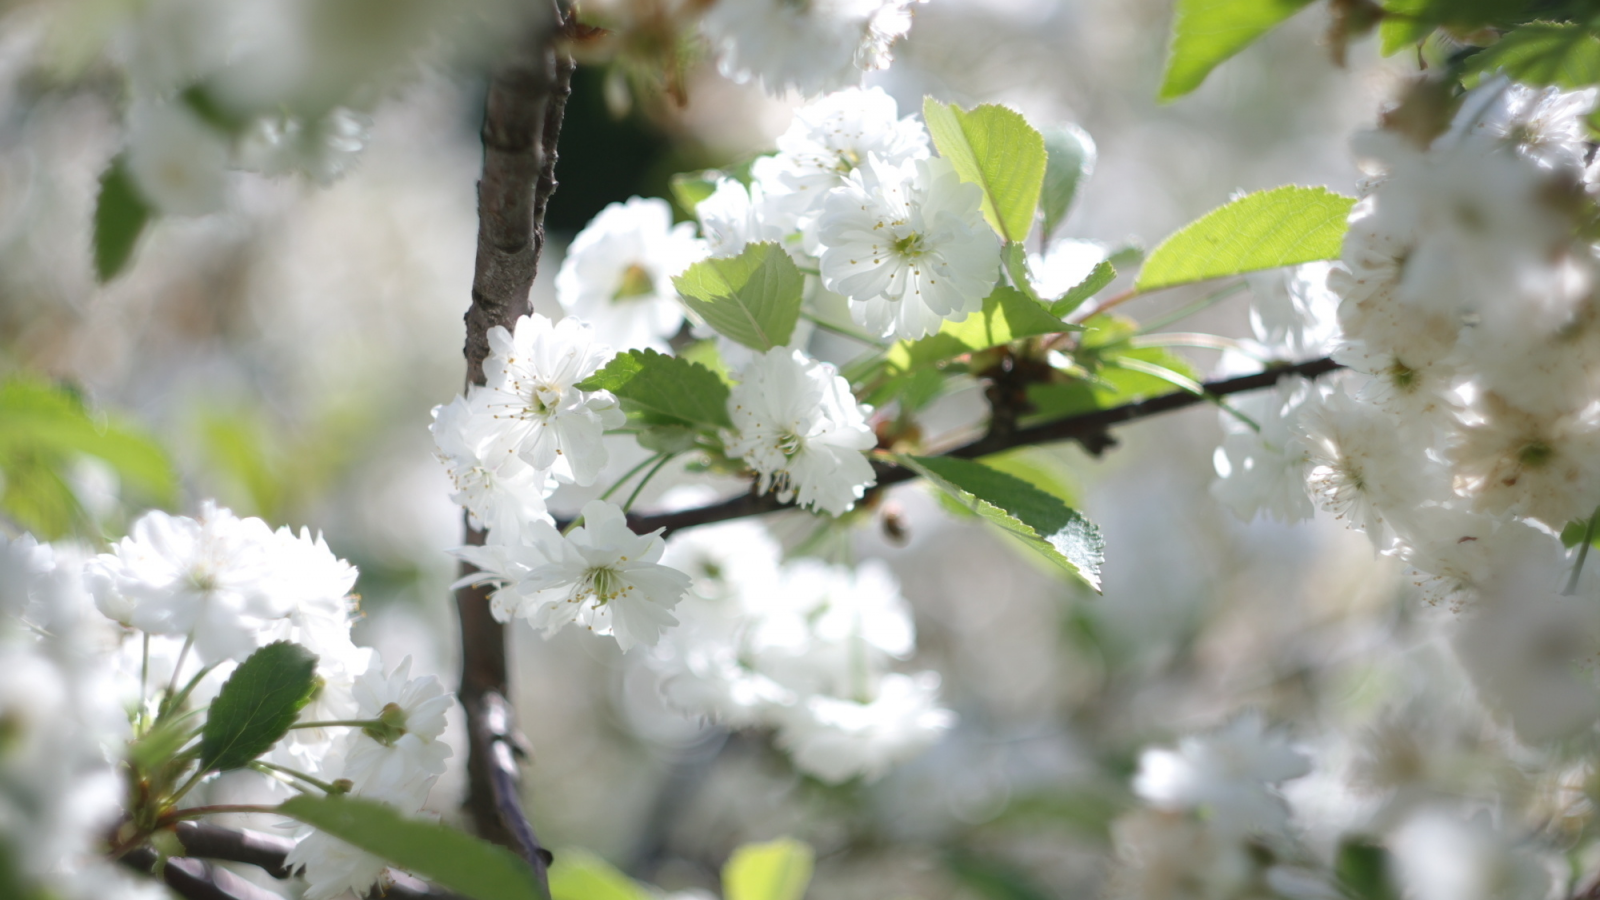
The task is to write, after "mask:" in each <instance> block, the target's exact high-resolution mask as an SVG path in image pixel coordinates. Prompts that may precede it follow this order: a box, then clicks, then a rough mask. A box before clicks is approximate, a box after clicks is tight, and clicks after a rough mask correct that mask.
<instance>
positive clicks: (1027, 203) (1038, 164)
mask: <svg viewBox="0 0 1600 900" xmlns="http://www.w3.org/2000/svg"><path fill="white" fill-rule="evenodd" d="M922 118H923V119H924V120H925V121H926V122H927V123H928V132H929V133H930V134H932V135H933V142H934V144H935V145H936V146H938V148H939V155H940V156H942V157H944V158H945V159H948V160H949V161H950V163H951V165H953V166H955V169H956V173H957V174H959V175H960V176H961V180H962V181H970V182H972V183H973V184H976V185H977V186H978V187H980V188H982V189H983V217H984V218H985V219H988V220H989V224H990V225H991V226H993V227H994V230H995V232H996V233H997V234H999V235H1000V238H1001V239H1002V240H1006V241H1021V240H1023V239H1024V238H1026V237H1027V236H1028V232H1029V231H1032V230H1033V213H1034V210H1035V209H1037V208H1038V206H1039V193H1040V191H1041V190H1042V189H1043V187H1044V173H1045V168H1046V165H1047V164H1048V155H1047V154H1046V151H1045V146H1044V136H1043V135H1041V134H1039V132H1038V130H1037V129H1035V128H1034V127H1033V126H1032V125H1029V124H1028V120H1027V119H1024V118H1023V117H1022V114H1021V113H1019V112H1017V111H1016V110H1013V109H1007V108H1006V107H1004V106H998V105H996V104H992V103H987V104H984V105H983V106H979V107H977V108H976V109H973V110H972V111H970V112H966V111H963V110H962V109H961V107H959V106H957V105H955V104H954V103H951V104H948V105H946V104H943V103H940V102H939V101H937V100H935V99H933V98H932V97H928V98H926V99H924V100H923V101H922Z"/></svg>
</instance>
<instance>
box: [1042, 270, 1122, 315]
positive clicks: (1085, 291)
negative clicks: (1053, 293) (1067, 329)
mask: <svg viewBox="0 0 1600 900" xmlns="http://www.w3.org/2000/svg"><path fill="white" fill-rule="evenodd" d="M1116 280H1117V267H1116V266H1113V265H1112V264H1111V260H1109V259H1102V260H1100V262H1099V263H1097V264H1096V265H1095V267H1094V268H1093V269H1092V270H1090V272H1089V274H1088V275H1086V276H1084V279H1083V280H1082V281H1080V282H1078V283H1077V284H1076V285H1075V286H1073V288H1072V290H1069V291H1067V292H1066V293H1065V294H1062V295H1061V297H1060V298H1059V299H1057V300H1056V301H1055V302H1053V303H1051V304H1050V315H1052V316H1065V315H1066V314H1068V313H1070V312H1072V311H1073V310H1075V309H1077V308H1078V307H1080V306H1082V305H1083V304H1084V302H1085V301H1087V300H1088V299H1089V298H1090V297H1093V296H1094V295H1095V294H1098V293H1100V292H1101V291H1102V290H1104V289H1105V286H1106V285H1108V284H1110V283H1111V282H1113V281H1116Z"/></svg>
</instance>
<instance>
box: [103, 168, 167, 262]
mask: <svg viewBox="0 0 1600 900" xmlns="http://www.w3.org/2000/svg"><path fill="white" fill-rule="evenodd" d="M152 212H153V210H152V209H151V208H150V205H149V204H148V203H146V202H145V201H144V198H143V197H141V196H140V195H139V191H138V189H137V188H135V187H134V186H133V177H132V176H131V175H129V174H128V168H127V165H126V164H125V162H124V160H123V158H122V157H120V156H119V157H117V158H116V159H114V160H112V161H111V165H110V166H109V167H108V168H107V169H106V171H105V174H103V175H101V176H100V196H99V198H98V199H97V200H96V201H95V205H94V272H95V277H97V278H99V279H100V281H101V283H104V282H107V281H110V280H111V279H113V278H115V277H117V274H118V273H119V272H121V271H122V269H123V267H124V266H126V265H127V264H128V260H129V259H131V258H132V257H133V248H134V245H135V244H137V243H138V241H139V234H140V232H142V231H144V226H145V223H147V222H149V221H150V216H151V214H152Z"/></svg>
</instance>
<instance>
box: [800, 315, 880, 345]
mask: <svg viewBox="0 0 1600 900" xmlns="http://www.w3.org/2000/svg"><path fill="white" fill-rule="evenodd" d="M800 318H802V319H805V320H806V321H807V322H810V323H811V324H813V325H815V326H817V327H818V328H820V329H822V330H823V331H827V332H830V333H832V334H837V335H838V336H840V337H846V338H849V339H850V340H852V341H860V342H861V343H863V344H866V345H867V346H868V347H874V348H876V349H878V350H887V349H889V344H888V342H887V341H882V340H879V339H878V338H875V337H873V336H872V335H870V334H867V333H866V332H865V331H857V330H855V329H854V328H846V327H845V326H843V325H835V324H834V323H832V322H829V321H828V320H826V319H823V318H822V317H820V316H817V315H815V314H813V313H808V312H806V311H805V310H801V311H800Z"/></svg>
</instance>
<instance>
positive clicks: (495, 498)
mask: <svg viewBox="0 0 1600 900" xmlns="http://www.w3.org/2000/svg"><path fill="white" fill-rule="evenodd" d="M498 424H499V420H498V419H495V418H493V417H492V416H489V415H484V414H482V413H478V414H475V411H474V409H473V406H472V404H470V403H468V402H467V400H466V398H465V397H456V398H455V399H454V400H452V401H451V402H450V403H448V404H445V405H443V406H435V407H434V408H433V424H432V425H430V426H428V427H429V430H430V431H432V432H433V440H434V445H435V446H436V447H437V449H438V454H439V460H440V461H441V462H443V463H444V465H445V468H446V469H447V470H448V472H449V475H450V481H451V482H452V483H453V484H454V485H455V493H453V494H451V496H450V499H452V500H454V501H455V502H456V503H459V504H460V505H461V506H463V507H465V508H466V510H467V512H468V513H470V514H471V516H472V524H473V526H474V527H477V528H482V529H486V530H488V531H491V532H494V533H499V534H515V533H516V530H517V529H518V528H520V527H521V525H522V523H524V522H531V521H534V520H549V518H550V513H549V510H548V508H547V507H546V505H545V498H546V497H548V496H549V494H550V492H551V491H552V490H554V489H555V483H554V482H553V481H552V480H551V479H550V477H549V473H548V472H547V471H545V470H542V469H536V468H534V467H533V466H530V465H528V463H527V462H525V461H524V460H523V458H522V457H520V456H517V455H514V454H510V455H508V454H501V455H500V457H499V458H498V459H497V460H496V465H494V466H493V467H491V466H490V465H489V464H488V463H487V462H486V461H485V458H484V448H485V447H486V446H487V445H488V444H489V442H490V439H491V438H492V437H493V433H494V429H495V428H496V427H498Z"/></svg>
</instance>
